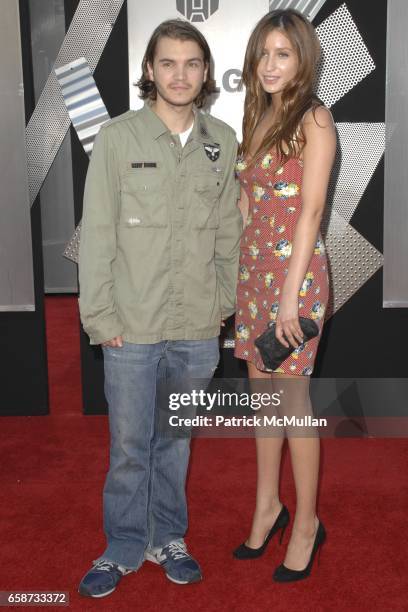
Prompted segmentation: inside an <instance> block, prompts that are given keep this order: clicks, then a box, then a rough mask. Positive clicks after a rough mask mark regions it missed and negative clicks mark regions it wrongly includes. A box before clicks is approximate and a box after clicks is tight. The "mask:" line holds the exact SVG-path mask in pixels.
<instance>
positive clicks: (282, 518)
mask: <svg viewBox="0 0 408 612" xmlns="http://www.w3.org/2000/svg"><path fill="white" fill-rule="evenodd" d="M288 524H289V510H288V509H287V507H286V506H282V509H281V511H280V512H279V514H278V517H277V519H276V521H275V522H274V524H273V525H272V527H271V529H270V530H269V532H268V535H267V536H266V538H265V541H264V543H263V544H262V546H260V547H259V548H251V547H250V546H247V545H246V544H245V543H244V544H241V545H240V546H238V548H236V549H235V550H234V552H233V553H232V554H233V555H234V557H235V558H236V559H257V558H258V557H260V556H261V555H263V554H264V552H265V550H266V547H267V546H268V544H269V542H270V540H271V538H272V537H273V536H274V535H275V533H277V532H278V531H279V529H282V531H281V534H280V539H279V544H282V538H283V534H284V533H285V529H286V527H287V526H288Z"/></svg>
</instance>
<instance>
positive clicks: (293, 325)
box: [275, 296, 303, 348]
mask: <svg viewBox="0 0 408 612" xmlns="http://www.w3.org/2000/svg"><path fill="white" fill-rule="evenodd" d="M275 335H276V338H277V339H278V340H279V342H280V343H281V344H283V345H284V346H286V347H287V348H289V346H290V345H289V343H290V344H291V345H292V346H293V347H294V348H297V347H298V345H299V344H302V342H303V332H302V329H301V327H300V323H299V306H298V298H297V296H296V299H290V300H289V299H287V298H282V300H281V302H280V304H279V310H278V316H277V317H276V329H275ZM285 337H286V338H287V340H288V341H289V343H288V342H287V341H286V339H285Z"/></svg>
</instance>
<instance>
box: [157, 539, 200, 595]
mask: <svg viewBox="0 0 408 612" xmlns="http://www.w3.org/2000/svg"><path fill="white" fill-rule="evenodd" d="M145 559H147V561H151V562H152V563H157V564H158V565H161V566H162V567H163V568H164V570H165V572H166V576H167V578H168V579H169V580H171V581H172V582H175V583H176V584H189V583H191V582H199V581H200V580H201V579H202V574H201V569H200V566H199V565H198V563H197V561H196V560H195V559H193V557H192V556H191V555H189V554H188V552H187V547H186V545H185V543H184V542H183V541H180V540H176V541H174V542H170V544H167V546H165V547H164V548H149V549H147V550H146V552H145Z"/></svg>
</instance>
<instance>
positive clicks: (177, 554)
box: [166, 542, 188, 559]
mask: <svg viewBox="0 0 408 612" xmlns="http://www.w3.org/2000/svg"><path fill="white" fill-rule="evenodd" d="M166 548H168V549H169V552H170V554H171V556H172V557H173V559H182V558H183V557H188V554H187V552H186V550H187V547H186V545H185V544H182V543H181V542H172V543H171V544H169V545H168V546H167V547H166Z"/></svg>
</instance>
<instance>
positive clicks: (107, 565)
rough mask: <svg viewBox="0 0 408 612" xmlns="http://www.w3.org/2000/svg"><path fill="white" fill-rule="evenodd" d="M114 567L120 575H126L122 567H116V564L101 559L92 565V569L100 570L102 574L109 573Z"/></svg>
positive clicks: (126, 571)
mask: <svg viewBox="0 0 408 612" xmlns="http://www.w3.org/2000/svg"><path fill="white" fill-rule="evenodd" d="M115 566H116V567H117V568H118V570H119V571H120V573H121V574H127V573H128V570H127V569H126V568H125V567H123V565H117V563H112V562H111V561H104V560H103V559H102V560H101V561H98V563H96V564H95V565H94V568H95V569H98V570H102V571H104V572H109V571H110V570H111V569H112V568H113V567H115Z"/></svg>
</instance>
